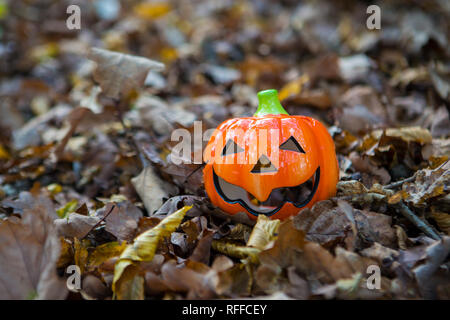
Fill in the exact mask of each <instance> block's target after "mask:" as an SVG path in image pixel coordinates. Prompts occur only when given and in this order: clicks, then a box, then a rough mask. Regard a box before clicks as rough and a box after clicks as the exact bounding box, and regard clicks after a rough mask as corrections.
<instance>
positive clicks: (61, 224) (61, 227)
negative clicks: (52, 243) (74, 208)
mask: <svg viewBox="0 0 450 320" xmlns="http://www.w3.org/2000/svg"><path fill="white" fill-rule="evenodd" d="M99 220H100V219H99V218H97V217H91V216H85V215H81V214H78V213H75V212H73V213H71V214H69V216H68V217H67V218H61V219H56V220H55V221H54V224H55V227H56V230H57V231H58V235H60V236H63V237H69V238H79V239H81V238H83V237H84V236H86V235H87V233H88V232H89V231H90V230H91V229H92V228H93V227H94V226H95V225H96V224H97V223H98V222H99Z"/></svg>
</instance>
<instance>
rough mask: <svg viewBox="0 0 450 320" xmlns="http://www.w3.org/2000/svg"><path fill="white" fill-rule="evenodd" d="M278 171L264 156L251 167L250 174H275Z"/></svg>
mask: <svg viewBox="0 0 450 320" xmlns="http://www.w3.org/2000/svg"><path fill="white" fill-rule="evenodd" d="M277 171H278V169H277V168H275V166H274V165H273V164H272V162H271V161H270V159H269V158H268V157H267V156H266V155H264V154H263V155H262V156H261V157H259V159H258V162H257V163H256V164H255V166H254V167H253V169H252V171H250V172H251V173H266V172H277Z"/></svg>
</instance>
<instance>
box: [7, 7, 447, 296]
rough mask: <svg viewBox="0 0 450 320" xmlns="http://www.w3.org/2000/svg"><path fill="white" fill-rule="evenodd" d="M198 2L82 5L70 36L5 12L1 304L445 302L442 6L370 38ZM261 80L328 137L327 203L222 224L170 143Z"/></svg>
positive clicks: (48, 22) (196, 174)
mask: <svg viewBox="0 0 450 320" xmlns="http://www.w3.org/2000/svg"><path fill="white" fill-rule="evenodd" d="M203 2H204V1H200V3H199V4H197V5H194V4H193V3H191V2H189V1H174V2H172V1H171V2H157V3H153V2H143V3H135V2H133V4H132V5H130V6H124V5H123V6H120V4H118V3H116V2H115V3H114V4H113V5H114V6H115V8H113V9H114V10H112V11H108V10H109V9H105V6H104V5H100V4H96V5H94V2H85V3H84V2H83V5H85V6H86V8H88V7H89V8H91V9H92V10H87V11H86V12H84V11H83V21H86V23H87V25H86V26H83V27H84V28H85V29H86V30H89V31H88V34H86V33H77V32H69V33H68V32H67V29H66V28H65V24H64V20H63V19H64V17H63V16H58V15H56V13H52V14H50V15H48V13H47V11H46V9H45V8H44V7H42V6H39V5H38V4H34V3H29V4H27V6H28V7H29V8H30V10H28V11H26V12H25V14H24V15H16V14H13V12H18V11H20V10H21V8H22V7H23V5H24V4H23V3H22V2H21V1H14V2H13V1H9V2H8V1H7V2H6V6H7V7H8V10H7V11H6V13H4V15H5V16H4V17H2V18H1V19H3V20H2V21H3V22H4V24H2V26H1V27H0V33H2V34H4V35H5V37H6V40H7V43H8V45H4V46H0V56H1V63H0V70H1V74H2V77H1V79H0V110H1V114H2V115H4V117H2V119H1V120H0V128H1V130H0V242H1V243H2V245H1V246H0V259H1V263H0V266H1V267H0V268H1V269H0V271H1V272H0V289H1V290H0V297H1V298H3V299H66V298H69V299H72V298H79V297H82V298H84V299H212V298H214V299H216V298H243V297H245V298H255V299H266V298H267V299H292V298H294V299H319V298H320V299H334V298H337V299H449V298H450V296H449V292H450V290H449V288H450V281H449V279H450V275H449V271H448V270H449V268H448V266H449V260H448V257H449V251H450V247H449V232H450V215H449V212H450V195H449V179H450V176H449V163H450V162H449V156H450V131H449V124H450V123H449V121H450V120H449V106H450V105H449V83H450V82H449V79H450V78H449V75H450V73H449V70H450V69H449V66H448V58H449V55H450V52H449V50H448V48H449V47H450V46H449V45H448V39H449V38H450V37H449V31H448V30H450V29H449V28H448V21H449V19H448V18H449V16H450V13H449V11H448V8H446V7H445V6H444V5H443V2H442V1H431V2H429V3H428V2H427V3H426V4H420V5H419V4H415V3H413V4H411V3H407V4H406V3H405V2H404V1H401V0H398V1H394V2H392V3H389V4H384V3H383V5H382V14H383V15H387V16H390V17H397V18H396V19H386V20H383V26H382V29H381V30H379V32H376V31H370V30H367V29H366V28H365V27H364V25H365V19H362V18H361V17H362V16H361V12H366V7H365V5H364V4H363V3H361V2H356V1H351V4H349V5H345V6H344V5H342V4H339V3H337V2H328V1H306V2H302V3H296V2H292V1H283V2H282V3H276V2H270V1H261V2H260V3H259V2H258V4H256V2H253V1H240V2H224V3H223V4H220V5H217V6H209V5H203ZM95 3H97V2H95ZM54 8H55V11H52V12H57V11H58V10H60V12H65V8H64V6H63V4H62V3H56V4H55V5H54ZM436 8H439V9H438V10H436ZM31 9H32V10H31ZM105 10H106V11H105ZM118 10H120V14H118V12H119V11H118ZM361 19H362V20H361ZM38 21H45V22H44V23H43V24H42V25H41V23H40V22H38ZM23 28H26V30H27V31H26V32H27V37H23V30H25V29H23ZM1 31H3V32H1ZM5 43H6V42H5ZM267 88H276V89H278V90H279V95H280V100H282V103H283V105H284V106H286V109H287V111H288V112H289V113H290V114H302V115H306V116H312V117H314V118H317V119H319V120H321V121H322V122H323V123H325V124H326V125H327V127H328V129H329V132H330V134H331V135H332V137H333V140H334V142H335V145H336V152H337V155H338V159H339V167H340V181H339V183H338V186H337V187H338V193H337V195H336V196H335V197H334V198H332V199H329V200H325V201H321V202H319V203H317V204H315V205H314V206H313V207H312V208H311V209H305V210H303V211H302V212H301V213H300V214H299V215H297V216H296V217H293V218H291V219H288V220H286V221H278V220H270V219H268V218H266V217H265V216H260V217H259V218H258V220H257V221H256V222H254V221H249V220H248V218H247V217H246V216H245V215H244V216H235V217H233V219H231V218H230V216H229V215H227V214H226V213H224V212H222V211H221V210H220V209H218V208H215V207H213V206H212V205H211V203H210V202H209V200H208V198H207V197H206V193H205V190H204V187H203V181H202V174H201V164H197V165H187V164H181V165H175V164H174V163H173V162H172V161H171V151H172V150H173V147H174V143H173V142H172V141H170V135H171V132H172V131H173V130H174V129H176V128H184V129H186V130H188V132H191V133H193V132H194V127H193V123H194V121H195V120H201V121H202V123H203V129H204V130H206V129H212V128H215V127H216V126H217V125H218V124H219V123H220V122H222V121H223V120H225V119H227V118H230V117H236V116H251V115H252V114H253V112H254V111H255V109H256V104H257V102H256V101H255V97H256V92H258V91H259V90H263V89H267ZM188 157H192V159H193V158H194V154H191V155H189V156H188ZM73 264H76V265H78V266H79V268H80V270H81V273H82V274H81V277H82V288H81V289H80V290H79V291H77V292H68V290H67V287H66V285H65V282H66V280H67V278H68V276H69V274H67V273H66V268H67V267H68V266H70V265H73ZM371 265H376V266H379V268H380V272H381V279H380V289H377V290H370V289H368V287H367V281H368V280H369V277H370V274H369V273H368V272H367V270H368V269H367V268H368V267H369V266H371Z"/></svg>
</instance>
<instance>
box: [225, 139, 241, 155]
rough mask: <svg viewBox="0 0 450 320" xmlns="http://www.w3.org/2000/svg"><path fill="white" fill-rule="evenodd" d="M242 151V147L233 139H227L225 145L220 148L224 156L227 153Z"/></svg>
mask: <svg viewBox="0 0 450 320" xmlns="http://www.w3.org/2000/svg"><path fill="white" fill-rule="evenodd" d="M242 151H244V149H242V148H241V147H239V146H238V145H237V144H236V142H234V141H233V140H231V139H229V140H228V141H227V144H226V145H225V147H224V148H223V150H222V156H226V155H229V154H233V153H239V152H242Z"/></svg>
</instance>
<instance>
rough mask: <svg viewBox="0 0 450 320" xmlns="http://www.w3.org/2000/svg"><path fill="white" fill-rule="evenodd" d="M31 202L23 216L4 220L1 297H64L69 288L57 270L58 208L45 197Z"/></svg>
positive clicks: (1, 228)
mask: <svg viewBox="0 0 450 320" xmlns="http://www.w3.org/2000/svg"><path fill="white" fill-rule="evenodd" d="M28 205H29V207H28V208H25V209H24V211H23V214H22V218H17V217H14V216H12V217H10V218H8V219H6V220H3V221H0V243H1V246H0V266H1V270H2V272H0V288H1V289H0V299H35V298H36V299H64V298H65V297H66V295H67V288H66V286H65V283H64V281H62V280H61V279H59V278H58V276H57V274H56V264H57V261H58V258H59V254H60V240H59V238H58V236H57V234H56V230H55V227H54V226H53V220H54V219H55V217H56V213H55V210H54V208H53V205H52V203H51V201H50V200H49V199H47V198H45V197H39V198H37V199H35V200H34V201H33V202H31V203H29V204H28Z"/></svg>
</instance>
